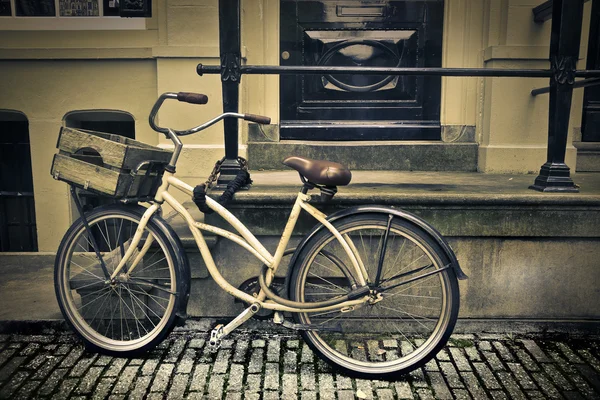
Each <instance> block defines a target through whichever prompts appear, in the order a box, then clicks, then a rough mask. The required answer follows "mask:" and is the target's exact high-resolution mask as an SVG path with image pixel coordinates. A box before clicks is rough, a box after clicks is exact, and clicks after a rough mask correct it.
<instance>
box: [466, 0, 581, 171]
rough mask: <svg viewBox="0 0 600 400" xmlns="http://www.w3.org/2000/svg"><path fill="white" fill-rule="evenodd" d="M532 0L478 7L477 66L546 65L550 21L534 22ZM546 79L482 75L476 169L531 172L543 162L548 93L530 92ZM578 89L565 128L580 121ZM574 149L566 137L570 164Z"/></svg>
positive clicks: (535, 1) (494, 1)
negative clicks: (479, 39) (480, 34)
mask: <svg viewBox="0 0 600 400" xmlns="http://www.w3.org/2000/svg"><path fill="white" fill-rule="evenodd" d="M540 3H541V1H538V0H501V1H497V0H488V1H487V2H486V5H485V6H484V7H483V9H484V15H483V21H484V27H485V28H484V32H483V38H484V41H483V48H482V49H481V50H482V54H483V66H485V67H489V68H532V69H547V68H549V61H548V58H549V51H550V50H549V49H550V47H549V44H550V30H551V22H550V21H546V22H545V23H543V24H536V23H535V22H534V21H533V17H532V13H531V9H532V8H533V7H535V6H536V5H538V4H540ZM590 10H591V4H590V3H587V4H586V5H585V9H584V23H583V27H582V32H583V35H582V39H581V50H580V62H579V63H578V65H579V66H582V65H585V60H584V59H583V57H585V54H586V48H587V32H588V31H589V16H590ZM548 84H549V82H548V79H531V78H485V79H484V80H483V85H482V87H481V88H480V104H479V119H478V121H477V130H478V136H479V143H480V147H479V170H480V171H482V172H491V173H507V172H508V173H527V172H529V173H537V172H539V168H540V166H541V165H542V164H543V163H544V162H546V149H547V144H548V99H549V96H548V95H547V94H546V95H539V96H536V97H532V96H531V94H530V93H531V90H532V89H535V88H538V87H544V86H548ZM582 99H583V91H581V90H575V91H574V93H573V104H572V108H571V122H570V128H569V132H572V131H573V127H578V126H580V124H581V111H582ZM575 159H576V149H575V148H574V147H573V146H572V138H571V137H569V140H568V145H567V155H566V163H567V165H569V166H570V167H571V168H572V169H573V170H574V168H575Z"/></svg>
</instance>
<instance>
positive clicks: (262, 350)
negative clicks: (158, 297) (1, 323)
mask: <svg viewBox="0 0 600 400" xmlns="http://www.w3.org/2000/svg"><path fill="white" fill-rule="evenodd" d="M38 333H39V334H34V335H29V334H28V335H25V334H1V335H0V398H2V399H21V398H52V399H64V398H73V399H84V398H93V399H104V398H108V399H125V398H130V399H138V398H139V399H142V398H147V399H163V398H169V399H171V398H172V399H183V398H192V399H195V398H210V399H222V398H223V399H242V398H245V399H261V398H262V399H276V398H283V399H294V398H301V399H335V398H337V399H354V398H359V399H361V398H366V399H393V398H399V399H412V398H415V399H417V398H418V399H434V398H438V399H452V398H457V399H469V398H473V399H486V398H487V399H527V398H531V399H537V398H566V399H582V398H587V399H598V398H600V338H593V339H590V338H585V339H565V338H562V339H561V338H557V337H554V338H549V337H545V338H542V337H539V336H538V337H535V336H529V337H527V336H511V335H497V334H490V335H470V334H461V335H454V336H452V338H451V340H450V343H449V345H448V347H447V348H445V349H444V350H442V351H441V352H440V353H439V354H438V356H437V358H436V359H435V360H433V361H431V362H429V363H428V364H427V365H426V366H425V367H424V368H422V369H420V370H417V371H414V372H413V373H411V374H410V375H407V376H405V377H402V378H401V379H400V380H398V381H396V382H383V381H376V380H361V379H350V378H348V377H345V376H343V375H339V374H336V373H334V372H332V371H331V369H330V368H329V367H328V366H327V365H326V364H324V363H323V362H322V361H320V360H318V359H317V358H316V357H315V356H314V355H313V353H312V352H311V351H310V350H309V349H308V347H307V346H306V345H305V344H304V343H303V342H302V340H301V339H300V338H299V337H298V336H297V335H295V334H294V333H293V332H292V333H281V332H278V333H273V332H271V333H270V334H268V333H266V332H264V331H256V330H254V331H241V332H237V333H234V334H232V335H231V336H230V337H229V339H228V340H225V341H224V343H223V346H222V348H221V349H220V350H219V351H218V353H216V354H212V353H210V352H209V351H208V350H207V348H206V346H205V344H206V340H207V337H208V332H206V331H197V330H192V329H189V328H184V329H178V330H176V331H175V332H174V333H172V334H171V336H169V338H168V339H167V340H165V341H164V342H163V343H162V344H161V345H160V346H159V347H158V348H156V349H155V350H153V351H151V352H150V353H148V354H146V355H145V356H144V357H141V358H135V359H125V358H112V357H107V356H101V355H97V354H94V353H88V352H86V351H84V348H83V346H82V345H81V343H80V342H79V340H78V339H77V338H76V337H75V336H74V335H73V334H71V333H68V332H63V331H55V330H52V329H46V330H40V331H39V332H38Z"/></svg>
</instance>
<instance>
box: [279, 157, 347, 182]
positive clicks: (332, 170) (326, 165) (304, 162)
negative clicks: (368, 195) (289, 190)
mask: <svg viewBox="0 0 600 400" xmlns="http://www.w3.org/2000/svg"><path fill="white" fill-rule="evenodd" d="M283 163H284V164H285V165H287V166H288V167H290V168H293V169H295V170H296V171H298V172H299V173H300V175H302V176H303V177H305V178H306V179H307V180H308V181H309V182H311V183H316V184H317V185H326V186H345V185H347V184H349V183H350V180H351V179H352V172H350V170H349V169H348V168H347V167H346V166H345V165H342V164H339V163H336V162H332V161H324V160H311V159H310V158H304V157H297V156H292V157H288V158H286V159H285V160H283Z"/></svg>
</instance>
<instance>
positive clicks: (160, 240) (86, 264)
mask: <svg viewBox="0 0 600 400" xmlns="http://www.w3.org/2000/svg"><path fill="white" fill-rule="evenodd" d="M144 210H145V209H144V208H143V207H140V206H124V205H109V206H104V207H99V208H97V209H95V210H93V211H92V212H90V213H89V214H87V215H86V219H87V221H88V224H89V228H90V230H89V231H88V230H86V228H85V225H84V223H83V221H82V220H81V218H80V219H78V220H76V221H75V222H74V223H73V225H72V226H71V227H70V228H69V230H68V231H67V233H66V234H65V236H64V238H63V240H62V242H61V244H60V246H59V249H58V252H57V255H56V261H55V269H54V286H55V291H56V297H57V300H58V304H59V306H60V310H61V312H62V314H63V316H64V318H65V320H66V321H67V322H68V324H69V325H70V326H71V328H72V329H73V330H74V331H75V332H76V333H77V334H78V336H79V337H81V339H82V340H83V342H84V344H85V345H86V347H87V348H88V349H90V350H92V351H96V352H100V353H103V354H109V355H116V356H131V355H135V354H138V353H141V352H144V351H147V350H149V349H151V348H153V347H154V346H156V345H157V344H158V343H160V342H161V341H162V340H163V339H164V338H165V337H166V336H167V335H168V334H169V333H170V332H171V330H172V329H173V327H174V325H175V323H176V320H177V314H178V310H180V309H181V307H182V302H184V303H183V304H187V295H188V293H186V291H187V289H188V286H187V285H186V284H185V282H183V281H182V277H181V276H180V275H181V274H180V273H179V268H178V265H177V260H178V258H177V251H180V249H177V248H176V246H177V245H178V244H177V243H178V241H177V240H176V239H174V238H173V237H171V236H170V235H169V231H168V230H167V228H165V225H164V224H161V223H158V222H157V217H153V218H151V219H150V220H149V221H148V224H147V226H146V228H145V231H144V233H143V236H142V242H141V243H140V244H139V245H138V246H137V248H136V250H135V252H134V255H133V256H132V257H131V258H130V260H129V262H128V264H127V265H126V267H125V268H130V267H131V264H132V262H133V260H134V259H135V258H136V255H139V254H140V251H142V249H143V244H144V243H146V242H147V241H148V239H149V238H150V237H152V238H153V242H152V244H150V245H149V249H148V251H147V252H146V254H145V255H144V256H143V257H141V261H140V263H139V264H138V265H137V266H136V267H135V269H134V270H133V271H130V272H131V276H130V277H129V278H125V276H124V275H122V274H119V276H118V279H117V281H115V282H112V283H111V282H110V281H108V280H107V279H106V278H105V275H104V273H103V270H102V266H101V263H100V260H99V258H98V257H97V256H96V247H95V246H94V244H93V243H95V244H96V245H97V247H98V248H97V250H98V251H99V252H100V254H101V255H102V259H103V261H104V263H105V265H106V268H107V270H108V271H109V273H111V272H112V271H114V268H115V267H116V266H117V265H118V263H119V261H120V260H121V258H122V256H123V254H124V252H125V251H127V248H128V247H129V243H131V239H132V237H133V235H134V234H135V230H136V229H137V226H138V224H139V221H140V219H141V216H142V214H143V211H144ZM90 235H93V236H94V238H95V239H96V241H94V240H92V238H91V236H90ZM150 235H152V236H150ZM183 278H184V277H183Z"/></svg>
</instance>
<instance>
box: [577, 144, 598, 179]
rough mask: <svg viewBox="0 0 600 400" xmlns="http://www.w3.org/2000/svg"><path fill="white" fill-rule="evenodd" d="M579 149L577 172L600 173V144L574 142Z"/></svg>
mask: <svg viewBox="0 0 600 400" xmlns="http://www.w3.org/2000/svg"><path fill="white" fill-rule="evenodd" d="M573 146H575V147H576V148H577V167H576V170H577V172H600V143H598V142H573Z"/></svg>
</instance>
